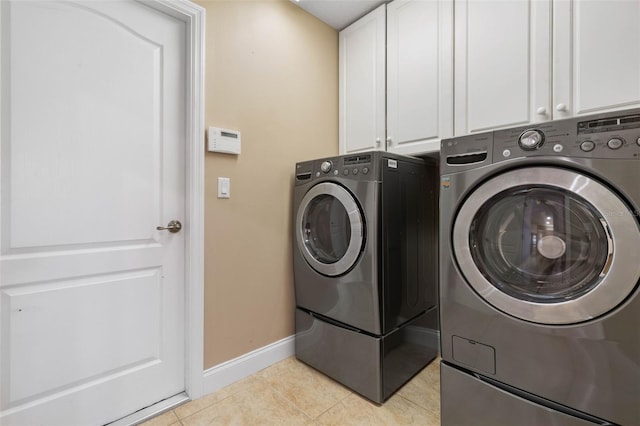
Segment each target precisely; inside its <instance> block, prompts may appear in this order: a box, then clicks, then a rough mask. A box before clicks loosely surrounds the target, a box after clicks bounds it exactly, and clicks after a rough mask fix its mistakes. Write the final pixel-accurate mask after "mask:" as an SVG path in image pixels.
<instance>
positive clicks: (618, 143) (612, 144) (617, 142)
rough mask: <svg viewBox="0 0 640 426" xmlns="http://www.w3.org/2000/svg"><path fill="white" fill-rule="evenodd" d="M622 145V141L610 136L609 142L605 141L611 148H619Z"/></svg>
mask: <svg viewBox="0 0 640 426" xmlns="http://www.w3.org/2000/svg"><path fill="white" fill-rule="evenodd" d="M622 145H624V142H623V141H622V139H620V138H611V139H609V142H607V146H608V147H609V148H611V149H619V148H621V147H622Z"/></svg>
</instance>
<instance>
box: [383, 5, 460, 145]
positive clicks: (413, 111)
mask: <svg viewBox="0 0 640 426" xmlns="http://www.w3.org/2000/svg"><path fill="white" fill-rule="evenodd" d="M452 43H453V5H452V2H450V1H416V0H396V1H393V2H391V3H389V4H388V5H387V138H386V142H387V150H389V151H394V152H397V153H402V154H414V153H421V152H430V151H438V150H439V149H440V139H441V138H445V137H450V136H452V134H453V44H452Z"/></svg>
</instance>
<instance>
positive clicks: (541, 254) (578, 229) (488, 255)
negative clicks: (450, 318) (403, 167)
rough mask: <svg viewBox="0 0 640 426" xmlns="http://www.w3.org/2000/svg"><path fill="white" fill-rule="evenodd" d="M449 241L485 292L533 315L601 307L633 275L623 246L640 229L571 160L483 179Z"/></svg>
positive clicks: (550, 318)
mask: <svg viewBox="0 0 640 426" xmlns="http://www.w3.org/2000/svg"><path fill="white" fill-rule="evenodd" d="M620 236H623V237H622V238H620ZM453 243H454V252H455V254H456V258H457V261H458V264H459V266H460V269H461V270H462V272H463V274H464V275H465V278H466V279H467V280H468V282H469V284H470V285H471V286H472V287H473V288H474V289H475V290H476V292H477V293H478V294H479V295H480V296H481V297H482V298H483V299H485V300H486V301H487V302H488V303H490V304H491V305H493V306H494V307H496V308H498V309H500V310H501V311H504V312H506V313H508V314H510V315H513V316H515V317H518V318H521V319H524V320H527V321H532V322H537V323H543V324H571V323H576V322H582V321H587V320H589V319H592V318H595V317H597V316H599V315H602V314H604V313H606V312H608V311H609V310H611V309H613V308H614V307H616V306H617V305H618V304H620V303H621V302H622V301H623V300H624V299H625V298H626V297H627V296H628V295H629V293H631V291H633V289H634V288H635V286H636V284H637V281H638V277H639V276H640V267H639V266H638V262H637V261H634V260H633V259H632V257H631V256H630V253H633V252H634V250H635V249H634V247H637V246H638V244H640V233H639V230H638V225H637V222H636V221H635V219H634V217H633V215H632V214H631V212H629V209H628V208H627V206H626V205H625V204H624V203H623V202H622V201H621V200H620V198H619V197H618V196H617V195H616V194H615V193H613V192H612V191H610V190H609V189H607V188H606V187H604V186H603V185H601V184H600V183H598V182H597V181H594V180H593V179H591V178H589V177H587V176H585V175H582V174H579V173H576V172H573V171H569V170H563V169H557V168H550V167H532V168H526V169H518V170H514V171H510V172H507V173H504V174H502V175H500V176H497V177H495V178H493V179H491V180H489V181H487V182H485V183H484V184H483V185H481V186H480V187H479V188H477V189H476V190H475V191H474V192H473V193H472V194H471V195H470V196H469V198H468V199H467V200H466V201H465V203H464V204H463V206H462V207H461V209H460V211H459V213H458V215H457V217H456V220H455V224H454V230H453Z"/></svg>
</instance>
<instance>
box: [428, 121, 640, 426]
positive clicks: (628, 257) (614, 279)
mask: <svg viewBox="0 0 640 426" xmlns="http://www.w3.org/2000/svg"><path fill="white" fill-rule="evenodd" d="M534 132H535V134H536V135H539V137H538V138H537V139H536V140H537V141H539V143H537V144H536V146H535V147H533V148H531V147H530V146H529V144H528V143H525V142H528V141H529V139H530V137H529V136H526V138H529V139H527V140H526V141H523V139H522V138H523V137H525V136H524V135H531V134H533V133H534ZM611 141H614V142H611ZM639 161H640V110H632V111H626V112H617V113H610V114H602V115H598V116H593V117H582V118H578V119H569V120H562V121H556V122H549V123H542V124H540V125H539V126H537V127H535V128H530V127H519V128H514V129H506V130H499V131H494V132H489V133H483V134H477V135H470V136H465V137H461V138H455V139H451V140H445V141H443V142H442V151H441V189H440V209H441V210H440V236H441V238H440V254H441V256H440V309H441V345H442V360H443V371H444V368H445V367H446V368H447V369H449V370H447V371H453V370H455V371H456V373H455V374H453V373H452V374H447V375H443V381H444V383H443V389H447V392H443V394H442V398H443V412H442V424H443V425H444V426H447V425H455V426H461V425H465V424H469V425H471V424H484V423H483V418H482V417H480V418H478V417H477V416H471V417H469V418H472V417H474V420H473V421H471V420H470V421H469V422H466V423H465V422H464V421H463V420H461V419H464V418H465V416H461V415H460V413H461V412H462V413H463V412H464V410H465V407H464V406H459V407H455V408H454V405H455V404H452V403H451V401H452V400H454V399H455V398H454V397H452V395H453V393H455V392H456V389H455V387H456V386H458V387H460V386H479V385H477V383H479V382H478V381H473V380H471V379H462V378H461V377H463V376H464V375H466V376H465V377H471V376H473V377H476V378H480V379H481V380H480V382H484V383H488V382H490V383H491V386H482V389H483V392H486V394H487V395H493V396H490V397H487V398H488V399H487V400H492V399H493V397H494V396H495V398H496V399H495V400H494V401H498V400H500V401H502V402H500V404H499V408H498V409H497V410H495V411H494V412H492V413H490V416H491V419H492V420H491V421H496V419H499V418H500V416H502V419H503V420H504V421H505V422H508V421H509V419H513V418H514V417H513V414H514V413H517V412H518V410H519V409H520V408H522V407H523V406H522V404H520V403H519V402H517V401H521V400H522V398H525V399H527V398H531V399H532V400H535V404H536V405H541V406H542V407H546V408H545V410H543V411H544V413H545V414H544V415H545V416H551V417H549V418H554V416H557V419H556V420H554V421H556V422H557V424H569V423H566V420H562V419H563V418H564V416H571V418H574V419H579V420H584V421H587V422H591V423H594V422H595V423H600V424H609V423H616V424H625V425H626V424H640V404H638V401H640V333H639V332H638V324H639V322H638V318H640V295H639V290H638V280H639V279H640V257H639V255H638V250H637V247H639V246H640V227H639V224H638V217H637V216H638V215H637V212H638V211H640V210H639V209H638V205H639V204H640V186H639V185H638V184H637V182H638V181H639V180H640V162H639ZM452 369H453V370H452ZM460 374H462V375H463V376H460ZM455 377H457V378H455ZM465 383H466V385H465ZM471 383H476V384H474V385H472V384H471ZM495 389H498V390H499V391H497V390H495ZM458 391H459V392H460V393H463V392H465V391H466V389H462V388H460V389H458ZM498 394H500V396H498ZM505 395H506V396H509V395H510V396H511V397H512V398H513V399H512V402H508V401H509V398H506V399H505V398H504V397H505ZM452 398H453V399H452ZM505 401H507V402H505ZM496 403H497V402H496ZM519 407H520V408H519ZM454 410H457V411H458V412H457V413H454ZM554 413H556V414H554ZM487 415H488V416H489V414H487ZM496 416H497V417H496ZM484 420H487V419H484ZM461 421H462V423H460V422H461ZM563 421H564V422H565V423H563ZM550 423H552V421H550ZM550 423H547V424H550ZM520 424H521V425H531V426H533V425H537V424H538V423H537V420H535V419H533V420H528V419H526V418H523V420H522V423H520ZM576 424H580V422H578V423H576Z"/></svg>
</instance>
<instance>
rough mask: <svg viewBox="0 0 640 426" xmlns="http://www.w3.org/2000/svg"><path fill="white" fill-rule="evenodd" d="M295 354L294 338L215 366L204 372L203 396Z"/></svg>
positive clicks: (288, 338) (285, 339) (279, 341)
mask: <svg viewBox="0 0 640 426" xmlns="http://www.w3.org/2000/svg"><path fill="white" fill-rule="evenodd" d="M294 353H295V336H289V337H285V338H284V339H282V340H278V341H277V342H274V343H271V344H270V345H267V346H263V347H261V348H259V349H256V350H254V351H251V352H248V353H246V354H244V355H241V356H239V357H237V358H234V359H232V360H229V361H226V362H223V363H222V364H218V365H215V366H213V367H211V368H209V369H207V370H205V372H204V380H203V391H204V392H203V396H204V395H208V394H210V393H212V392H215V391H217V390H219V389H222V388H223V387H225V386H228V385H230V384H231V383H234V382H237V381H238V380H240V379H244V378H245V377H247V376H250V375H252V374H253V373H256V372H258V371H260V370H262V369H264V368H267V367H268V366H270V365H272V364H275V363H276V362H278V361H282V360H283V359H285V358H288V357H290V356H292V355H293V354H294Z"/></svg>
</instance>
